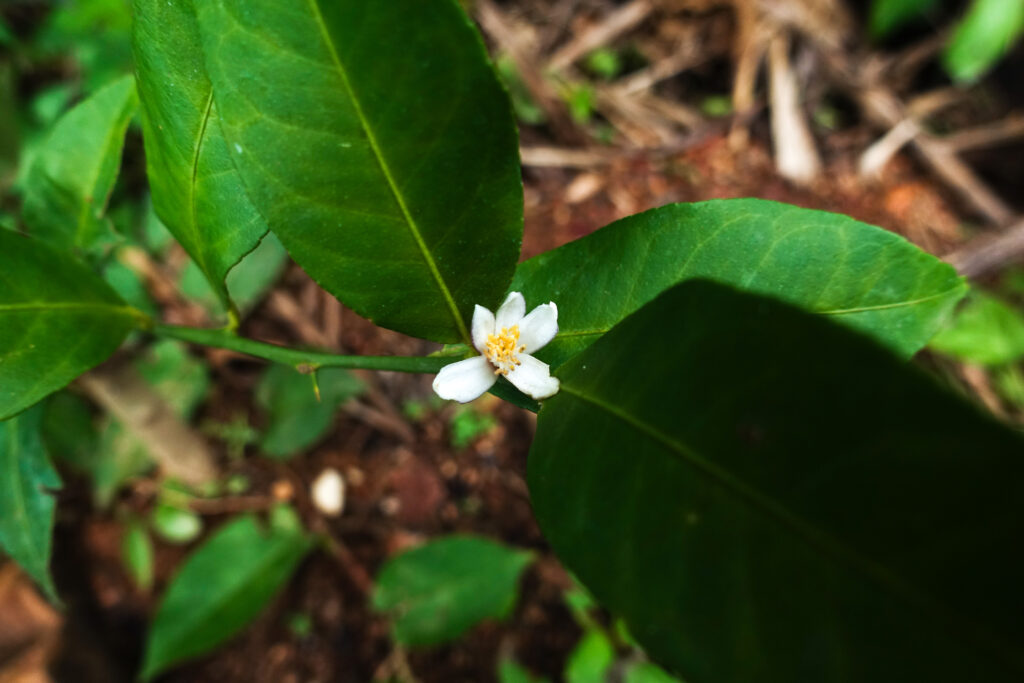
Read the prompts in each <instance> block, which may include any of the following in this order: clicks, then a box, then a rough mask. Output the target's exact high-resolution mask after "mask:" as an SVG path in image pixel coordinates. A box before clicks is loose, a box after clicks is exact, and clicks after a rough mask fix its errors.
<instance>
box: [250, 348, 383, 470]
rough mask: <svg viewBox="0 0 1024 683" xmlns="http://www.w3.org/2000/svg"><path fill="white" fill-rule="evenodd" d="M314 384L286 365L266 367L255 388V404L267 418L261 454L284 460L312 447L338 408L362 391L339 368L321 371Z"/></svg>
mask: <svg viewBox="0 0 1024 683" xmlns="http://www.w3.org/2000/svg"><path fill="white" fill-rule="evenodd" d="M315 381H316V384H314V378H313V377H312V376H310V375H303V374H301V373H299V372H296V371H295V369H294V368H291V367H288V366H286V365H276V364H275V365H271V366H270V367H269V368H267V371H266V373H265V374H264V375H263V379H262V380H260V384H259V386H258V387H257V388H256V402H257V403H258V404H259V405H260V407H262V408H263V410H265V411H266V413H267V418H268V422H267V428H266V431H265V432H264V434H263V438H262V440H261V441H260V448H261V449H262V450H263V452H264V453H266V454H267V455H269V456H271V457H274V458H282V459H284V458H290V457H292V456H293V455H295V454H297V453H299V452H300V451H302V450H304V449H306V448H308V447H309V446H312V445H313V444H315V443H316V442H317V441H319V440H320V439H321V438H323V436H324V435H325V434H326V433H327V431H328V430H329V429H330V428H331V423H332V422H333V420H334V414H335V412H337V410H338V408H339V407H340V406H341V405H342V404H343V403H344V402H345V401H347V400H348V399H350V398H352V397H353V396H356V395H358V394H360V393H362V391H363V389H364V387H363V383H362V382H360V381H359V380H358V379H357V378H356V377H355V375H353V374H352V373H351V372H348V371H347V370H344V369H342V368H322V369H320V370H318V371H317V373H316V380H315ZM317 386H319V388H320V396H319V397H318V396H317V394H316V388H317Z"/></svg>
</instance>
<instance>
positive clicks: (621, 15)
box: [548, 0, 654, 71]
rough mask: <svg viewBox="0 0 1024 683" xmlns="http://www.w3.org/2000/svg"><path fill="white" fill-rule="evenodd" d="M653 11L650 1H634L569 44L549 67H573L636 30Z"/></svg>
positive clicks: (553, 68)
mask: <svg viewBox="0 0 1024 683" xmlns="http://www.w3.org/2000/svg"><path fill="white" fill-rule="evenodd" d="M653 10H654V5H653V3H652V2H651V1H650V0H633V2H631V3H629V4H628V5H625V6H624V7H621V8H620V9H617V10H615V11H614V12H612V13H611V14H609V15H608V16H607V17H605V18H604V20H603V21H601V23H599V24H595V25H594V26H591V27H590V28H588V29H587V30H586V31H584V32H583V33H581V34H580V35H578V36H576V37H575V38H574V39H573V40H571V41H570V42H569V43H567V44H566V45H565V46H564V47H562V49H561V50H559V51H558V52H556V53H555V54H554V56H553V57H552V58H551V61H549V62H548V67H549V68H550V69H552V70H553V71H561V70H563V69H565V68H567V67H569V66H571V65H572V64H573V62H575V61H576V60H577V59H579V58H580V57H582V56H583V55H585V54H587V53H588V52H592V51H593V50H596V49H597V48H599V47H601V46H602V45H607V44H608V43H610V42H612V41H614V40H615V39H616V38H618V37H619V36H621V35H622V34H623V33H626V32H627V31H629V30H631V29H633V28H635V27H636V26H637V25H638V24H640V22H642V21H643V20H644V19H646V18H647V17H648V15H650V13H651V12H652V11H653Z"/></svg>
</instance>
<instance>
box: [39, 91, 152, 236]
mask: <svg viewBox="0 0 1024 683" xmlns="http://www.w3.org/2000/svg"><path fill="white" fill-rule="evenodd" d="M136 105H137V98H136V96H135V83H134V80H133V79H132V77H131V76H124V77H122V78H119V79H118V80H116V81H114V82H112V83H110V84H109V85H107V86H105V87H104V88H102V89H100V90H99V91H98V92H96V94H95V95H93V96H91V97H89V98H88V99H86V100H85V101H84V102H82V103H81V104H79V105H78V106H76V107H75V108H74V109H72V110H71V111H69V112H68V113H67V114H65V115H64V116H62V117H61V118H60V120H58V121H57V124H56V125H55V126H54V128H53V131H52V132H51V133H50V135H49V137H47V139H46V141H45V142H43V144H42V147H41V148H40V149H38V150H37V151H36V154H35V156H34V158H33V160H32V166H31V167H30V168H29V170H28V177H27V179H26V183H25V205H24V214H23V217H24V220H25V224H26V225H27V226H28V228H29V231H30V232H31V233H32V234H33V235H35V236H36V237H38V238H40V239H43V240H46V241H48V242H50V243H51V244H53V245H55V246H57V247H60V248H62V249H71V248H75V249H78V250H80V251H86V252H89V251H93V250H95V249H97V248H99V247H100V246H102V244H103V243H104V242H106V241H110V240H111V239H112V236H113V232H112V230H111V227H110V225H109V222H108V221H107V220H106V219H105V218H104V213H105V212H106V208H107V200H108V199H109V198H110V191H111V190H112V189H113V187H114V181H115V180H116V179H117V172H118V168H119V167H120V164H121V148H122V147H123V146H124V135H125V131H126V130H127V128H128V122H129V121H130V120H131V118H132V115H133V114H134V113H135V108H136Z"/></svg>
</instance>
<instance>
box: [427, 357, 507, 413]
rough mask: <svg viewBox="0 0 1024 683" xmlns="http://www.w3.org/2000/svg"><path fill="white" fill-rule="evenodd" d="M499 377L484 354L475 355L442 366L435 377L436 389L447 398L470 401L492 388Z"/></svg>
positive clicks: (438, 393) (442, 396)
mask: <svg viewBox="0 0 1024 683" xmlns="http://www.w3.org/2000/svg"><path fill="white" fill-rule="evenodd" d="M497 379H498V376H497V375H495V374H494V368H493V367H492V366H491V364H490V363H488V362H487V359H486V358H484V357H483V356H474V357H473V358H467V359H466V360H460V361H459V362H458V363H452V364H451V365H446V366H444V367H443V368H441V372H439V373H437V377H435V378H434V391H435V392H436V393H437V395H438V396H440V397H441V398H445V399H451V400H453V401H458V402H459V403H469V402H470V401H472V400H473V399H474V398H477V397H479V396H480V395H481V394H483V393H484V392H485V391H487V390H488V389H490V388H491V385H493V384H494V382H495V381H496V380H497Z"/></svg>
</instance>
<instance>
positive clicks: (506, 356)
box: [484, 325, 526, 375]
mask: <svg viewBox="0 0 1024 683" xmlns="http://www.w3.org/2000/svg"><path fill="white" fill-rule="evenodd" d="M525 350H526V347H525V346H520V345H519V325H513V326H512V327H503V328H501V334H489V335H487V352H486V353H485V354H484V355H485V356H487V360H489V361H490V362H491V364H492V365H494V367H495V368H497V369H496V370H495V371H494V374H495V375H507V374H508V373H509V372H511V371H512V370H513V369H515V367H516V366H517V365H520V364H521V362H520V360H519V358H518V354H519V353H521V352H523V351H525Z"/></svg>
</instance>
